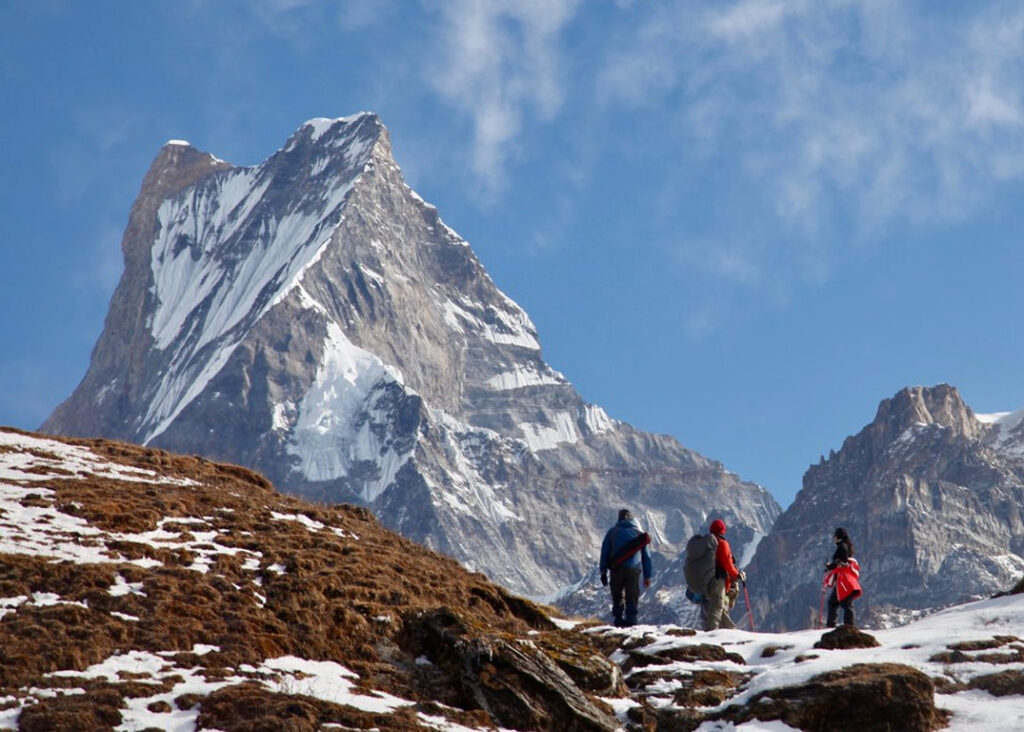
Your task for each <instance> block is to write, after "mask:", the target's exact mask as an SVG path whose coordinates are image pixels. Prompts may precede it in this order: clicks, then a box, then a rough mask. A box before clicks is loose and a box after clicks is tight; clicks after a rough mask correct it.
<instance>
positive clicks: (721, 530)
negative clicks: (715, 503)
mask: <svg viewBox="0 0 1024 732" xmlns="http://www.w3.org/2000/svg"><path fill="white" fill-rule="evenodd" d="M711 533H712V534H718V535H720V536H724V535H725V522H724V521H722V519H715V520H714V521H712V522H711Z"/></svg>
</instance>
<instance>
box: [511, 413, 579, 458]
mask: <svg viewBox="0 0 1024 732" xmlns="http://www.w3.org/2000/svg"><path fill="white" fill-rule="evenodd" d="M552 416H553V418H554V420H555V423H554V424H553V425H546V424H536V423H533V422H522V423H520V424H519V425H518V427H519V431H520V432H521V433H522V435H523V437H522V441H523V442H524V443H525V444H526V446H527V447H528V448H530V451H531V452H540V451H541V450H554V449H555V448H557V447H558V446H559V445H563V444H570V445H571V444H575V443H577V442H579V441H580V439H581V435H580V431H579V428H578V427H577V426H576V417H575V415H573V414H572V413H570V412H556V413H555V414H554V415H552Z"/></svg>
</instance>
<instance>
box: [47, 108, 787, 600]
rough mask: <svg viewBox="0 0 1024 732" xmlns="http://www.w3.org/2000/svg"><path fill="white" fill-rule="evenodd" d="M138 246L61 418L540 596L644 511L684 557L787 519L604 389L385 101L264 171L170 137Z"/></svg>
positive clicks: (60, 422) (305, 141)
mask: <svg viewBox="0 0 1024 732" xmlns="http://www.w3.org/2000/svg"><path fill="white" fill-rule="evenodd" d="M123 249H124V252H125V273H124V276H123V277H122V280H121V283H120V285H119V287H118V290H117V292H116V293H115V295H114V298H113V300H112V302H111V310H110V315H109V317H108V320H107V325H106V328H105V330H104V333H103V335H102V336H101V338H100V342H99V343H98V344H97V346H96V349H95V351H94V357H93V361H92V363H91V365H90V369H89V372H88V373H87V374H86V377H85V379H84V380H83V382H82V384H81V385H80V387H79V388H78V389H77V390H76V392H75V394H73V395H72V397H71V398H70V399H69V400H68V401H67V402H65V403H64V404H63V405H61V406H60V407H59V408H58V409H57V411H56V412H55V413H54V415H52V417H51V418H50V419H49V420H48V421H47V423H46V424H45V425H44V428H45V429H46V430H49V431H54V432H63V433H79V434H89V435H97V434H99V435H105V436H110V437H116V438H120V439H126V440H129V441H136V442H143V443H146V444H152V445H157V446H163V447H168V448H172V449H175V450H178V451H181V452H187V453H195V454H203V455H208V456H211V457H214V458H219V459H227V460H230V461H233V462H237V463H241V464H244V465H247V466H251V467H255V468H257V469H259V470H261V471H263V472H264V473H266V474H267V475H268V476H269V477H270V478H271V479H272V480H274V481H275V482H276V483H277V484H278V485H279V486H281V487H282V488H283V489H285V490H290V491H293V492H296V493H300V494H302V495H305V496H309V497H313V498H316V499H318V500H323V501H328V502H339V501H353V502H357V503H362V504H364V505H369V506H371V507H372V508H373V509H374V510H375V511H376V512H377V513H378V514H379V515H380V517H381V519H382V521H384V522H385V523H386V524H387V525H389V526H390V527H393V528H396V529H398V530H399V531H400V532H402V533H405V534H406V535H407V536H410V537H412V538H414V539H416V540H418V541H420V542H422V543H424V544H427V545H428V546H431V547H434V548H437V549H441V550H442V551H445V552H447V553H449V554H451V555H453V556H456V557H458V558H459V559H460V560H462V561H464V562H466V563H467V565H471V566H473V567H475V568H478V569H483V570H484V571H486V572H487V573H488V574H489V575H491V576H492V577H493V578H495V579H498V580H499V581H501V582H503V583H504V584H506V585H507V586H509V587H512V588H515V589H517V590H519V591H522V592H527V593H530V594H535V595H542V594H543V595H546V594H551V593H554V592H557V591H558V590H560V589H561V588H562V587H565V586H567V585H570V584H573V583H575V582H578V581H579V579H580V578H581V577H582V576H584V575H585V574H586V573H587V572H588V571H589V569H590V565H591V564H592V563H593V562H596V558H597V551H598V549H599V546H600V540H601V537H602V535H603V532H604V530H605V528H607V527H606V526H605V522H606V521H607V520H608V518H609V517H610V516H612V515H613V512H614V511H617V510H618V508H619V507H621V506H622V505H627V504H628V505H631V506H633V507H634V509H635V510H636V513H637V515H645V516H649V517H650V522H651V524H652V525H651V526H650V529H651V531H652V535H656V536H659V537H662V538H663V540H664V544H663V547H662V549H663V550H664V551H665V552H666V553H668V554H669V555H674V554H675V553H676V552H678V551H680V550H681V549H682V546H683V544H684V543H685V540H686V539H687V538H689V535H690V534H691V533H692V532H693V531H695V530H696V529H697V528H698V527H699V526H700V525H701V524H702V522H703V516H704V512H705V511H707V510H709V508H714V507H716V506H718V507H721V511H722V512H724V513H725V515H727V516H729V517H731V518H732V521H731V525H735V526H736V527H737V536H741V537H743V536H745V537H747V539H743V540H740V541H739V545H738V546H737V547H736V549H737V551H741V550H742V548H743V546H744V545H745V543H746V541H747V540H749V538H752V537H754V536H755V535H758V534H764V533H766V532H767V529H768V527H769V526H770V524H771V521H772V520H773V519H774V517H775V515H776V514H777V513H778V510H779V509H778V506H777V504H775V502H774V500H773V499H772V498H771V497H770V496H769V495H768V494H767V492H765V491H764V490H763V489H761V488H760V487H758V486H755V485H752V484H749V483H743V482H742V481H740V480H739V479H738V478H737V477H736V476H735V475H733V474H731V473H728V472H727V471H725V469H724V468H723V467H722V466H721V465H719V464H718V463H715V462H712V461H709V460H706V459H705V458H703V457H701V456H699V455H697V454H696V453H693V452H692V451H690V450H687V449H686V448H684V447H683V446H681V445H679V444H678V443H677V442H675V441H674V440H671V439H669V438H665V437H658V436H654V435H648V434H645V433H641V432H638V431H636V430H633V429H632V428H631V427H629V425H626V424H624V423H622V422H619V421H616V420H613V419H611V418H610V417H609V416H608V415H607V414H606V413H605V412H604V410H603V409H601V408H600V407H599V406H597V405H592V404H588V403H586V402H584V401H583V399H581V398H580V396H579V395H578V394H577V393H576V391H575V390H574V389H573V387H572V385H571V383H570V381H569V380H568V379H567V378H566V377H565V376H564V375H563V374H561V373H559V372H558V371H556V370H555V369H553V368H551V366H550V365H549V364H547V363H546V362H545V361H544V359H543V357H542V352H541V345H540V338H539V335H538V333H537V329H536V327H535V325H534V324H533V322H532V321H531V319H530V317H529V316H528V314H527V313H526V312H525V311H524V310H523V309H522V308H521V307H520V306H519V305H518V304H516V303H515V302H514V301H513V300H512V299H511V298H509V297H508V296H506V295H505V294H504V293H503V292H501V290H500V289H499V288H498V287H497V285H496V284H495V283H494V281H493V279H492V278H491V277H490V275H489V274H488V273H487V271H486V270H485V269H484V267H483V266H482V265H481V263H480V262H479V260H478V259H477V258H476V255H475V254H474V253H473V250H472V248H471V247H470V246H469V245H468V243H467V242H466V241H465V239H463V238H462V237H461V236H459V235H458V234H457V233H456V232H455V231H454V230H453V229H452V228H451V227H450V226H448V225H447V224H446V223H445V222H444V221H443V220H442V219H441V218H440V216H439V215H438V212H437V209H436V208H435V207H433V206H431V205H430V204H427V203H426V202H425V201H424V200H423V199H422V198H421V197H420V196H418V195H417V194H416V193H415V192H414V191H412V189H411V188H409V186H408V185H407V184H406V183H405V181H404V180H403V178H402V174H401V170H400V169H399V167H398V165H397V164H396V163H395V161H394V159H393V157H392V154H391V147H390V141H389V139H388V134H387V131H386V130H385V128H384V126H383V125H382V124H381V122H380V120H379V119H378V118H377V117H376V116H375V115H373V114H370V113H360V114H357V115H353V116H350V117H342V118H338V119H313V120H310V121H308V122H306V123H305V124H303V125H302V126H301V127H299V129H298V130H297V131H296V132H295V133H294V134H292V135H291V137H290V138H289V139H288V140H287V141H286V143H285V144H284V145H283V146H282V147H281V148H280V149H279V150H278V151H277V152H275V153H274V154H272V155H271V156H270V157H269V158H267V160H265V161H264V162H262V163H260V164H258V165H255V166H251V167H237V166H231V165H229V164H227V163H225V162H223V161H220V160H218V159H217V158H215V157H213V156H212V155H209V154H207V153H203V152H200V151H199V150H197V149H195V148H194V147H191V146H182V145H169V146H165V147H164V148H162V149H161V151H160V153H159V154H158V156H157V159H156V160H155V161H154V163H153V165H152V166H151V168H150V171H149V173H148V174H147V176H146V178H145V180H144V182H143V186H142V191H141V193H140V195H139V198H138V200H137V201H136V204H135V206H134V207H133V210H132V218H131V220H130V222H129V226H128V229H127V231H126V233H125V238H124V242H123ZM567 527H568V528H567ZM743 527H746V528H745V529H744V528H743ZM566 532H568V534H567V533H566ZM567 543H568V544H570V545H571V546H572V549H571V550H570V551H567V550H566V544H567Z"/></svg>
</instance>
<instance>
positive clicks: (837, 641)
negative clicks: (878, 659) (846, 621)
mask: <svg viewBox="0 0 1024 732" xmlns="http://www.w3.org/2000/svg"><path fill="white" fill-rule="evenodd" d="M878 646H879V643H878V641H877V640H875V637H874V636H873V635H869V634H868V633H865V632H864V631H862V630H857V628H855V627H853V626H852V625H840V626H839V627H838V628H836V629H835V630H830V631H829V632H828V633H825V635H823V636H821V640H819V641H818V642H817V643H815V644H814V647H815V648H824V649H826V650H846V649H850V648H877V647H878Z"/></svg>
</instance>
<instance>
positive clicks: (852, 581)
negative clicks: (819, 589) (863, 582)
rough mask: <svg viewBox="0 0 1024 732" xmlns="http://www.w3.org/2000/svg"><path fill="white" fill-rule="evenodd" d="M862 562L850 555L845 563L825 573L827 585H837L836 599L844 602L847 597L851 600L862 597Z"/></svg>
mask: <svg viewBox="0 0 1024 732" xmlns="http://www.w3.org/2000/svg"><path fill="white" fill-rule="evenodd" d="M858 577H860V564H858V563H857V560H856V559H854V558H853V557H850V558H849V559H847V560H846V562H844V563H843V564H840V565H838V566H837V567H836V568H835V569H830V570H829V571H828V572H826V573H825V582H824V584H825V587H832V586H835V588H836V599H838V600H839V602H842V601H843V600H845V599H846V598H850V599H851V600H853V599H856V598H858V597H860V593H861V588H860V581H859V580H858V579H857V578H858Z"/></svg>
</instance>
